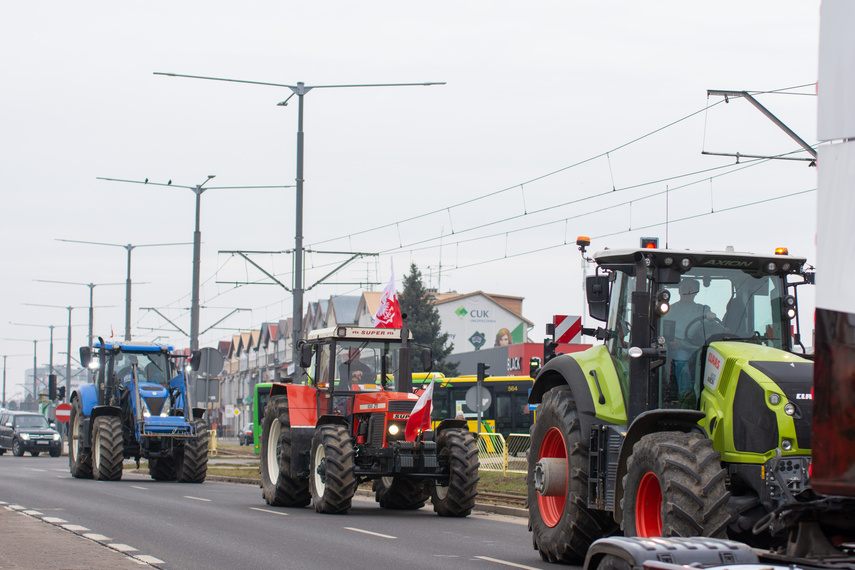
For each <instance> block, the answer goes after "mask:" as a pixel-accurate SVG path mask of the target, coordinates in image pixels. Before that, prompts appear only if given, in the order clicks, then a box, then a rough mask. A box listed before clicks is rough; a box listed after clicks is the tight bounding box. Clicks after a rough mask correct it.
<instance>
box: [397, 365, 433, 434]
mask: <svg viewBox="0 0 855 570" xmlns="http://www.w3.org/2000/svg"><path fill="white" fill-rule="evenodd" d="M433 382H434V381H433V379H431V381H430V385H429V386H428V387H427V390H425V391H424V392H422V395H421V396H420V397H419V401H418V402H416V406H415V407H414V408H413V411H412V412H411V413H410V419H408V420H407V427H406V428H405V429H404V437H405V438H406V440H407V441H416V436H417V435H419V433H421V432H423V431H425V430H427V429H430V412H431V409H432V408H433Z"/></svg>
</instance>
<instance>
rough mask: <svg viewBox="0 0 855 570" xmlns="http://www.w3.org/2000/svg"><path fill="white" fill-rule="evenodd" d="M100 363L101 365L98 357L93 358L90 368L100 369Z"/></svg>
mask: <svg viewBox="0 0 855 570" xmlns="http://www.w3.org/2000/svg"><path fill="white" fill-rule="evenodd" d="M100 365H101V363H100V362H99V361H98V359H97V358H93V359H92V360H90V361H89V370H98V367H99V366H100Z"/></svg>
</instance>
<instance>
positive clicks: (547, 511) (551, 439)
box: [526, 386, 615, 564]
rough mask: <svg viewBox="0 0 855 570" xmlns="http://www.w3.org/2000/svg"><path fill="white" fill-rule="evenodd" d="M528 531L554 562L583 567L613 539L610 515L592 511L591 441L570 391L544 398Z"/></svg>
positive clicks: (531, 473) (535, 439) (534, 433)
mask: <svg viewBox="0 0 855 570" xmlns="http://www.w3.org/2000/svg"><path fill="white" fill-rule="evenodd" d="M526 483H527V486H528V509H529V510H528V526H529V529H530V530H531V532H532V541H533V543H534V548H535V549H536V550H537V551H538V552H539V553H540V557H541V558H542V559H543V560H546V561H548V562H563V563H566V564H580V563H581V562H582V561H583V560H585V554H586V553H587V551H588V547H589V546H591V543H592V542H593V541H594V540H596V539H598V538H602V537H604V536H609V535H610V534H611V533H612V530H613V529H614V527H615V525H614V524H613V523H612V522H611V517H610V516H609V513H606V512H600V511H597V510H593V509H589V508H588V435H587V434H586V435H585V436H583V435H582V432H581V428H580V424H579V412H578V411H577V409H576V401H575V400H574V398H573V392H572V391H571V390H570V387H569V386H557V387H555V388H552V389H551V390H549V391H548V392H547V393H546V394H544V396H543V401H542V402H541V404H540V407H539V409H538V412H537V420H536V421H535V423H534V425H533V426H532V427H531V446H530V447H529V450H528V474H527V475H526Z"/></svg>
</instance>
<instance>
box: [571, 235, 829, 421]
mask: <svg viewBox="0 0 855 570" xmlns="http://www.w3.org/2000/svg"><path fill="white" fill-rule="evenodd" d="M594 259H595V260H596V262H597V264H598V274H597V275H594V276H591V277H589V278H588V281H589V285H588V288H589V290H590V289H591V288H593V287H594V286H595V285H597V284H599V285H600V286H601V287H602V288H603V290H606V288H608V290H610V294H609V295H608V298H607V299H603V296H602V295H601V296H600V299H599V300H598V299H596V298H595V299H594V304H595V306H596V303H597V302H599V303H600V304H599V306H598V307H597V308H596V309H595V310H594V312H592V315H593V316H597V314H595V313H596V311H597V310H599V311H600V312H599V313H598V314H599V315H600V316H601V317H602V318H603V320H605V322H606V327H605V330H604V331H603V332H601V333H600V335H601V336H603V337H605V338H606V345H607V347H608V351H609V353H610V354H611V356H612V358H613V359H614V360H615V365H616V368H617V370H618V372H619V375H620V376H621V384H622V387H623V389H624V393H625V394H626V393H628V391H629V384H630V382H629V375H630V368H631V364H632V360H634V359H633V354H632V353H631V351H630V348H631V347H640V348H642V349H646V350H643V351H642V352H641V353H640V354H637V355H636V356H638V357H639V358H642V359H646V360H647V362H649V365H650V366H649V373H650V386H649V388H648V391H647V397H648V403H647V404H648V405H647V406H646V409H656V408H689V409H697V408H698V401H699V397H700V392H701V389H702V387H703V376H704V372H705V368H706V363H707V358H706V356H707V351H708V348H709V347H710V345H711V344H712V343H714V342H741V343H751V344H754V345H761V346H765V347H769V348H773V349H778V350H783V351H788V352H790V351H792V350H793V343H794V338H798V337H794V332H795V333H797V331H798V325H797V321H796V319H795V317H796V316H797V315H796V297H795V287H796V286H797V285H799V284H802V283H805V282H809V281H810V277H812V275H811V274H808V277H805V274H804V273H803V271H802V268H803V266H804V263H805V260H804V259H801V258H796V257H792V256H789V255H781V254H778V255H770V256H762V255H753V254H744V253H734V252H703V253H698V252H687V251H678V250H651V249H642V250H622V251H611V250H607V251H603V252H599V253H597V254H596V255H595V256H594ZM600 270H604V271H607V273H599V271H600ZM638 275H644V276H645V279H643V280H639V279H638V278H637V276H638ZM590 299H591V297H590V296H589V300H590ZM633 299H638V300H639V303H640V304H639V305H638V306H639V307H640V310H638V311H637V313H638V314H637V315H636V317H637V318H639V323H640V324H641V327H642V328H643V329H646V330H648V331H649V334H647V335H645V334H644V331H643V330H642V331H637V333H638V337H640V338H636V337H633V336H632V329H633ZM606 307H607V309H606ZM604 309H605V310H604ZM645 321H646V322H645ZM644 368H646V366H644Z"/></svg>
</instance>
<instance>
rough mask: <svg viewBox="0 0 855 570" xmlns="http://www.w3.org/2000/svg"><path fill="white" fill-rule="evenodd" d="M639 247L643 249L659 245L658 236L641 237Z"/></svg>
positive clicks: (654, 247)
mask: <svg viewBox="0 0 855 570" xmlns="http://www.w3.org/2000/svg"><path fill="white" fill-rule="evenodd" d="M641 247H642V248H643V249H657V248H658V247H659V238H658V237H643V238H641Z"/></svg>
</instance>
